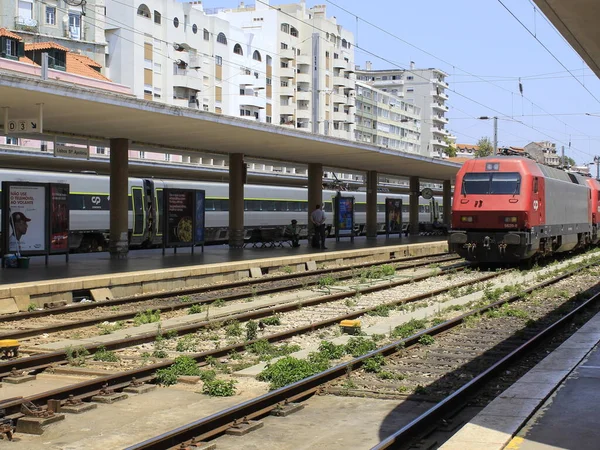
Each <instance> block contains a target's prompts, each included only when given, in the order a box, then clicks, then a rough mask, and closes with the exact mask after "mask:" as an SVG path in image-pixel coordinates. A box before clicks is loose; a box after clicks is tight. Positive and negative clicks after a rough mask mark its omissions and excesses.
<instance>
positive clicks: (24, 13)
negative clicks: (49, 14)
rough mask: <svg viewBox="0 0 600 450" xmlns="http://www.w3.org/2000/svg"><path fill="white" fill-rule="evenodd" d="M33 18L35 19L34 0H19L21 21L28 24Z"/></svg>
mask: <svg viewBox="0 0 600 450" xmlns="http://www.w3.org/2000/svg"><path fill="white" fill-rule="evenodd" d="M31 19H33V2H32V1H23V0H19V18H18V20H19V23H21V24H23V25H28V24H29V23H28V21H29V20H31Z"/></svg>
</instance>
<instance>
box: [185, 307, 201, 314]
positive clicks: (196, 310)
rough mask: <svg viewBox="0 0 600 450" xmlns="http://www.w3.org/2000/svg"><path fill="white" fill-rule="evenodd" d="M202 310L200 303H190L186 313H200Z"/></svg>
mask: <svg viewBox="0 0 600 450" xmlns="http://www.w3.org/2000/svg"><path fill="white" fill-rule="evenodd" d="M203 310H204V308H202V305H192V306H190V309H188V314H200V313H201V312H202V311H203Z"/></svg>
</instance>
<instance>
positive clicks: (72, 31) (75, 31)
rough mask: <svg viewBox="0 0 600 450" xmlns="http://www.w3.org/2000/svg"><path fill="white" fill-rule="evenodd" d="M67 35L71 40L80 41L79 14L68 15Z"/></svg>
mask: <svg viewBox="0 0 600 450" xmlns="http://www.w3.org/2000/svg"><path fill="white" fill-rule="evenodd" d="M69 35H70V37H71V39H81V14H78V13H69Z"/></svg>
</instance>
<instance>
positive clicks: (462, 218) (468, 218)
mask: <svg viewBox="0 0 600 450" xmlns="http://www.w3.org/2000/svg"><path fill="white" fill-rule="evenodd" d="M460 221H461V222H469V223H471V222H473V216H460Z"/></svg>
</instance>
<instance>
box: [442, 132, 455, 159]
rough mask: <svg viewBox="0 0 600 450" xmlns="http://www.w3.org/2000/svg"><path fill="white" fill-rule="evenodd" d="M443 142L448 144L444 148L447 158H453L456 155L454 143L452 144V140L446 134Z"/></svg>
mask: <svg viewBox="0 0 600 450" xmlns="http://www.w3.org/2000/svg"><path fill="white" fill-rule="evenodd" d="M444 142H446V144H448V147H446V148H444V153H445V154H446V155H447V156H448V158H454V157H455V156H456V145H454V142H452V140H450V139H449V138H448V136H444Z"/></svg>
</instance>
